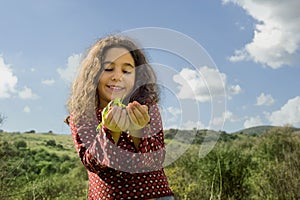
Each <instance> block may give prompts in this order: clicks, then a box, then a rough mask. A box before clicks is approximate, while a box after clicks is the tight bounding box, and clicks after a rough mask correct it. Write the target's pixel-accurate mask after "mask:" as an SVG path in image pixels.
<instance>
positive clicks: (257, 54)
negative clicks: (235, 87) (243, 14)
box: [223, 0, 300, 69]
mask: <svg viewBox="0 0 300 200" xmlns="http://www.w3.org/2000/svg"><path fill="white" fill-rule="evenodd" d="M229 2H232V3H234V4H237V5H239V6H240V7H242V8H243V9H244V10H246V11H247V13H248V14H249V15H250V16H252V17H253V18H254V19H256V20H257V22H258V24H256V26H255V30H254V37H253V39H252V42H250V43H248V44H246V45H245V46H244V47H243V48H242V49H240V50H236V51H235V55H233V56H231V57H230V60H231V61H232V62H236V61H242V60H253V61H254V62H258V63H262V64H264V65H268V66H270V67H271V68H274V69H276V68H279V67H282V66H284V65H292V64H294V61H296V60H297V59H298V60H299V49H300V48H299V47H300V35H299V32H300V20H299V18H300V12H299V7H300V1H299V0H285V1H274V0H261V1H257V0H223V3H229Z"/></svg>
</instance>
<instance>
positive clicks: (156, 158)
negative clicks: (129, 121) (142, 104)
mask: <svg viewBox="0 0 300 200" xmlns="http://www.w3.org/2000/svg"><path fill="white" fill-rule="evenodd" d="M96 114H97V117H96V118H95V120H92V121H91V120H87V118H86V117H84V116H82V117H81V118H80V119H79V121H78V123H76V124H75V123H74V121H73V118H72V115H71V117H70V127H71V132H72V136H73V140H74V143H75V146H76V149H77V151H78V154H79V157H80V159H81V161H82V163H83V165H84V166H85V167H86V168H87V170H88V177H89V193H88V199H152V198H159V197H164V196H172V195H173V192H172V191H171V189H170V187H169V184H168V180H167V177H166V175H165V172H164V170H163V166H162V164H163V161H164V158H165V144H164V135H163V129H162V122H161V116H160V112H159V109H158V106H157V105H156V104H154V105H152V106H150V108H149V114H150V119H151V120H150V123H149V125H148V126H146V127H144V128H143V136H142V138H140V144H139V147H138V148H136V147H135V145H134V143H133V140H132V137H131V136H130V134H129V133H128V132H122V133H121V136H120V138H119V140H118V142H117V144H115V143H114V140H113V138H112V136H111V134H110V131H109V130H108V129H106V128H105V127H104V126H103V127H102V128H101V130H100V131H99V132H97V131H96V127H97V126H98V124H99V123H100V121H101V110H99V111H97V112H96Z"/></svg>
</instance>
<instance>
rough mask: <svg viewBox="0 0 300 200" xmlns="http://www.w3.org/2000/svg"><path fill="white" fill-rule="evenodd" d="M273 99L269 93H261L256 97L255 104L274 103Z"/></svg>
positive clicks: (266, 104) (268, 104) (265, 104)
mask: <svg viewBox="0 0 300 200" xmlns="http://www.w3.org/2000/svg"><path fill="white" fill-rule="evenodd" d="M274 102H275V101H274V99H273V97H272V96H271V95H270V94H264V93H261V94H260V96H258V97H257V98H256V105H257V106H270V105H272V104H273V103H274Z"/></svg>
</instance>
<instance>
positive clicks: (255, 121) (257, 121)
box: [244, 116, 262, 128]
mask: <svg viewBox="0 0 300 200" xmlns="http://www.w3.org/2000/svg"><path fill="white" fill-rule="evenodd" d="M260 125H262V120H261V118H260V117H259V116H256V117H250V118H248V119H246V121H245V122H244V127H245V128H250V127H254V126H260Z"/></svg>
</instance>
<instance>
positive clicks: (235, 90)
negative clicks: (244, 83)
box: [228, 85, 242, 95]
mask: <svg viewBox="0 0 300 200" xmlns="http://www.w3.org/2000/svg"><path fill="white" fill-rule="evenodd" d="M228 92H229V94H234V95H236V94H239V93H241V92H242V88H241V86H239V85H230V86H228Z"/></svg>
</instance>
